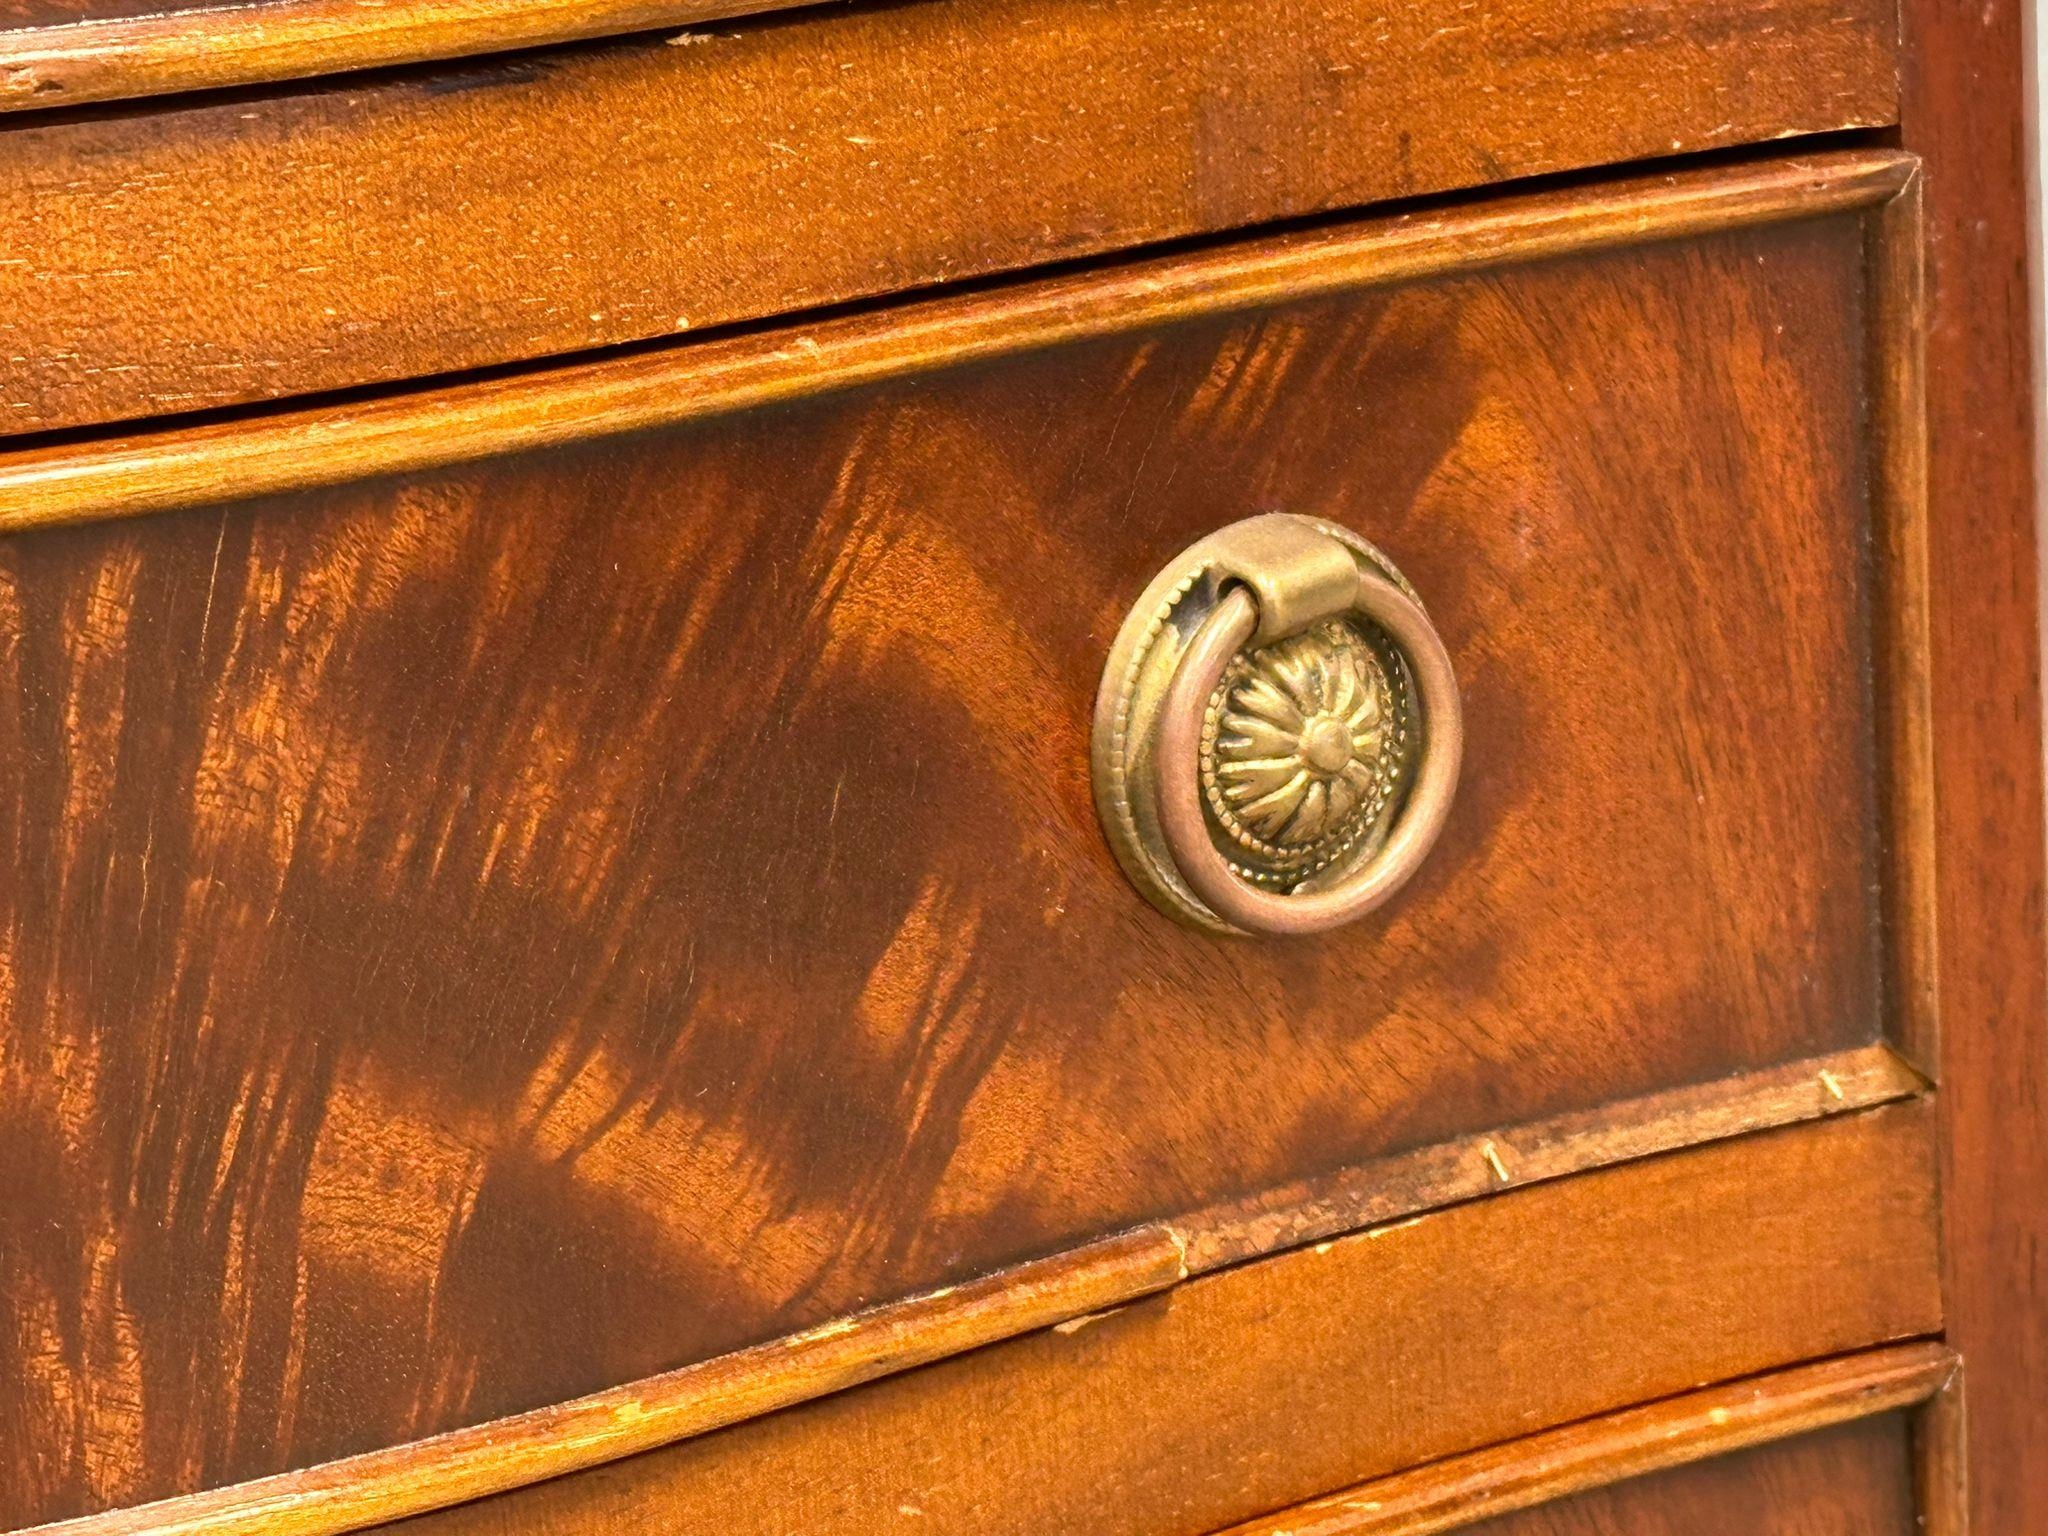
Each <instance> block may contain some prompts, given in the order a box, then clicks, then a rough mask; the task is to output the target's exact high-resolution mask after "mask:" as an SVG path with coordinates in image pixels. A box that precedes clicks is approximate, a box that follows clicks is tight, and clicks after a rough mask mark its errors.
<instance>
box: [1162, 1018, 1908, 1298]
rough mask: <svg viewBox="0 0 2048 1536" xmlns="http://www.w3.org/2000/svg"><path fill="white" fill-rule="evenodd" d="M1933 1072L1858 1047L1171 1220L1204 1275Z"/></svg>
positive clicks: (1830, 1110)
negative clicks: (1207, 1271) (1242, 1262)
mask: <svg viewBox="0 0 2048 1536" xmlns="http://www.w3.org/2000/svg"><path fill="white" fill-rule="evenodd" d="M1926 1087H1927V1083H1926V1080H1925V1079H1924V1078H1923V1077H1922V1076H1921V1075H1920V1074H1919V1073H1918V1072H1917V1071H1915V1070H1914V1069H1913V1067H1912V1066H1911V1065H1910V1064H1909V1063H1908V1062H1906V1061H1905V1060H1903V1059H1902V1058H1901V1057H1900V1056H1899V1055H1898V1054H1897V1053H1896V1052H1895V1051H1893V1050H1892V1049H1891V1048H1890V1047H1889V1046H1885V1045H1869V1046H1860V1047H1857V1048H1855V1049H1853V1050H1848V1051H1840V1052H1835V1053H1831V1054H1829V1055H1825V1056H1817V1057H1812V1058H1809V1059H1806V1060H1802V1061H1795V1062H1790V1063H1787V1064H1786V1065H1784V1066H1778V1067H1768V1068H1765V1069H1763V1070H1761V1071H1757V1072H1749V1073H1745V1074H1743V1075H1742V1076H1740V1077H1734V1078H1726V1079H1723V1080H1722V1081H1719V1082H1713V1083H1702V1084H1695V1085H1689V1086H1687V1087H1683V1088H1673V1089H1667V1090H1665V1091H1663V1092H1659V1093H1653V1094H1648V1095H1645V1096H1643V1097H1640V1098H1635V1099H1623V1100H1618V1101H1616V1102H1614V1103H1611V1104H1604V1105H1602V1106H1600V1107H1599V1108H1598V1109H1593V1110H1586V1111H1581V1112H1577V1113H1573V1114H1567V1115H1558V1116H1554V1117H1552V1118H1550V1119H1546V1120H1536V1121H1531V1122H1529V1123H1527V1124H1523V1125H1517V1126H1509V1127H1504V1128H1501V1129H1498V1130H1492V1131H1487V1132H1484V1133H1481V1134H1480V1135H1477V1136H1468V1137H1463V1138H1460V1139H1458V1140H1455V1141H1448V1142H1443V1143H1440V1144H1438V1145H1435V1146H1430V1147H1424V1148H1421V1149H1419V1150H1417V1151H1414V1152H1405V1153H1399V1154H1396V1155H1394V1156H1391V1157H1382V1158H1375V1159H1373V1160H1372V1161H1370V1162H1366V1163H1361V1164H1358V1165H1356V1166H1353V1167H1350V1168H1345V1169H1341V1170H1339V1171H1338V1172H1336V1173H1332V1174H1326V1175H1321V1176H1318V1177H1316V1178H1314V1179H1306V1180H1301V1181H1297V1182H1295V1183H1292V1184H1287V1185H1283V1186H1281V1187H1279V1188H1276V1189H1271V1190H1265V1191H1261V1192H1260V1193H1258V1194H1256V1195H1253V1196H1251V1197H1249V1198H1247V1199H1244V1200H1241V1201H1237V1202H1234V1203H1232V1204H1229V1205H1222V1206H1214V1207H1211V1208H1209V1209H1208V1210H1205V1211H1202V1212H1199V1213H1196V1214H1194V1215H1191V1216H1188V1217H1186V1218H1185V1219H1181V1220H1176V1222H1175V1223H1174V1225H1175V1226H1176V1227H1177V1228H1178V1229H1179V1230H1180V1232H1181V1233H1182V1235H1183V1236H1184V1238H1185V1239H1186V1242H1187V1257H1188V1269H1189V1271H1190V1272H1191V1273H1201V1272H1203V1271H1206V1270H1211V1269H1216V1268H1218V1267H1220V1266H1222V1265H1226V1264H1234V1263H1238V1262H1240V1261H1242V1260H1244V1259H1248V1258H1252V1257H1255V1256H1257V1255H1259V1254H1263V1253H1270V1252H1272V1251H1274V1250H1276V1249H1281V1248H1290V1247H1295V1246H1298V1245H1300V1244H1302V1243H1310V1242H1318V1241H1321V1240H1322V1239H1325V1238H1330V1237H1335V1236H1337V1235H1338V1234H1341V1233H1344V1232H1351V1231H1355V1230H1358V1229H1359V1228H1363V1227H1370V1226H1376V1225H1380V1224H1382V1223H1385V1222H1389V1221H1398V1220H1401V1219H1403V1218H1405V1217H1409V1216H1414V1215H1417V1214H1419V1213H1421V1212H1424V1211H1429V1210H1434V1209H1437V1208H1439V1207H1441V1206H1445V1205H1452V1204H1456V1203H1458V1202H1459V1201H1463V1200H1473V1199H1478V1198H1480V1197H1481V1196H1484V1195H1490V1194H1495V1193H1498V1192H1499V1191H1501V1190H1503V1189H1507V1188H1510V1187H1519V1186H1521V1185H1524V1184H1535V1183H1542V1182H1544V1181H1547V1180H1550V1179H1561V1178H1565V1177H1568V1176H1570V1175H1572V1174H1576V1173H1584V1172H1587V1171H1589V1170H1591V1169H1595V1168H1605V1167H1610V1166H1612V1165H1614V1164H1616V1163H1624V1162H1633V1161H1634V1160H1636V1159H1637V1158H1642V1157H1650V1156H1654V1155H1656V1154H1658V1153H1661V1152H1675V1151H1678V1150H1680V1149H1682V1148H1685V1147H1694V1146H1700V1145H1704V1144H1705V1143H1708V1142H1713V1141H1722V1140H1726V1139H1728V1138H1730V1137H1734V1136H1741V1135H1746V1134H1747V1133H1749V1132H1751V1131H1759V1130H1766V1129H1771V1128H1775V1127H1778V1126H1786V1125H1796V1124H1799V1123H1801V1122H1802V1121H1808V1120H1818V1119H1823V1118H1826V1117H1828V1116H1831V1115H1839V1114H1847V1113H1849V1112H1851V1111H1854V1110H1859V1109H1868V1108H1871V1107H1872V1106H1874V1105H1878V1104H1886V1103H1890V1102H1893V1101H1895V1100H1898V1099H1904V1098H1911V1097H1913V1096H1914V1095H1915V1094H1918V1093H1921V1092H1923V1091H1924V1090H1925V1088H1926Z"/></svg>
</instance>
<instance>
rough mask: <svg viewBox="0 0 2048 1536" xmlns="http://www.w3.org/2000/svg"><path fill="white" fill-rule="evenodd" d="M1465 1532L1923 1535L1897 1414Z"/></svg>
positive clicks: (1490, 1535)
mask: <svg viewBox="0 0 2048 1536" xmlns="http://www.w3.org/2000/svg"><path fill="white" fill-rule="evenodd" d="M1466 1530H1467V1532H1468V1536H1621V1533H1626V1536H1763V1533H1765V1532H1768V1533H1769V1536H1919V1531H1920V1526H1919V1523H1918V1521H1917V1519H1916V1518H1915V1506H1914V1495H1913V1476H1912V1460H1911V1455H1910V1452H1909V1450H1908V1428H1907V1424H1906V1422H1905V1420H1904V1419H1902V1418H1901V1417H1900V1416H1898V1415H1896V1414H1894V1415H1891V1416H1889V1417H1886V1418H1880V1419H1869V1420H1865V1421H1862V1422H1860V1423H1855V1424H1846V1425H1843V1426H1841V1427H1840V1428H1837V1429H1831V1430H1823V1431H1821V1432H1820V1433H1818V1434H1815V1435H1811V1436H1808V1437H1807V1438H1805V1439H1802V1440H1793V1441H1789V1442H1787V1443H1785V1444H1782V1445H1773V1446H1767V1447H1764V1448H1762V1449H1759V1450H1753V1451H1746V1452H1743V1453H1741V1454H1739V1455H1735V1456H1730V1457H1727V1458H1726V1459H1725V1460H1720V1461H1708V1462H1701V1463H1698V1464H1696V1465H1693V1466H1689V1467H1681V1468H1679V1469H1678V1470H1676V1471H1672V1472H1665V1473H1661V1474H1659V1475H1658V1476H1656V1477H1653V1478H1648V1479H1645V1480H1644V1481H1642V1482H1637V1483H1619V1484H1616V1485H1615V1486H1613V1487H1610V1488H1603V1489H1600V1490H1599V1491H1597V1492H1594V1493H1582V1494H1580V1495H1578V1496H1577V1497H1576V1498H1571V1499H1567V1500H1564V1501H1563V1502H1562V1503H1558V1504H1551V1505H1546V1506H1544V1507H1542V1508H1539V1509H1530V1510H1524V1511H1522V1512H1520V1513H1518V1514H1513V1515H1506V1516H1503V1517H1502V1518H1500V1519H1498V1520H1485V1521H1481V1522H1480V1523H1479V1524H1478V1525H1474V1526H1468V1527H1466Z"/></svg>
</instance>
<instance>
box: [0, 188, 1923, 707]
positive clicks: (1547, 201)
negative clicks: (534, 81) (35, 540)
mask: <svg viewBox="0 0 2048 1536" xmlns="http://www.w3.org/2000/svg"><path fill="white" fill-rule="evenodd" d="M1915 166H1916V162H1915V161H1914V160H1913V159H1912V157H1911V156H1909V155H1901V154H1898V153H1896V152H1895V151H1889V150H1852V151H1844V152H1839V153H1833V154H1825V155H1816V156H1812V157H1798V158H1793V159H1787V160H1780V161H1772V162H1769V163H1766V164H1762V165H1758V166H1752V167H1738V168H1734V169H1720V170H1713V171H1704V172H1701V171H1693V172H1681V173H1677V174H1672V175H1666V176H1657V177H1651V178H1647V179H1642V180H1631V181H1622V182H1619V183H1615V184H1613V185H1610V186H1605V187H1597V188H1584V189H1578V190H1574V191H1571V192H1566V193H1539V194H1535V195H1525V196H1521V197H1515V198H1504V199H1499V200H1496V201H1493V202H1489V203H1484V204H1480V205H1477V206H1474V207H1470V208H1454V209H1449V210H1445V211H1440V212H1434V213H1423V214H1407V215H1401V216H1398V217H1394V218H1387V219H1371V220H1364V221H1360V222H1357V223H1353V224H1348V225H1343V226H1339V227H1337V228H1334V229H1329V230H1324V231H1321V232H1317V233H1308V234H1299V235H1289V236H1281V237H1278V238H1273V239H1266V240H1259V241H1251V242H1244V243H1241V244H1230V245H1225V246H1221V247H1216V248H1212V249H1209V250H1205V251H1200V252H1196V253H1192V254H1189V255H1183V256H1172V257H1166V258H1160V259H1154V260H1150V261H1142V262H1134V263H1131V264H1129V265H1128V266H1124V267H1121V268H1114V269H1110V270H1107V271H1101V270H1097V271H1091V272H1086V273H1083V274H1080V275H1078V276H1073V277H1064V278H1051V279H1040V280H1036V281H1030V282H1020V283H1017V284H1014V285H1011V286H1006V287H1002V288H998V289H996V290H995V291H993V292H990V293H986V294H981V295H974V296H967V297H960V298H949V299H945V300H938V301H927V302H921V303H908V304H902V305H897V306H893V307H889V308H881V309H877V310H873V311H869V312H866V313H862V314H857V315H852V316H848V317H844V318H841V319H836V320H827V321H824V322H821V323H819V324H815V325H797V326H786V327H779V328H776V329H772V330H767V331H764V332H759V333H753V334H747V335H741V336H736V337H730V338H721V339H718V340H711V341H702V342H695V343H688V344H683V345H678V346H674V347H670V348H665V349H662V350H659V351H654V352H648V353H643V354H639V355H635V356H628V357H620V358H609V359H606V360H604V361H602V362H597V363H587V364H578V365H569V366H564V367H558V368H549V369H539V370H531V371H527V372H523V373H517V374H513V375H510V376H508V377H505V378H501V379H494V380H489V381H485V382H481V383H470V384H458V385H452V386H446V387H442V388H438V389H422V390H417V391H408V392H406V393H402V394H396V395H385V396H380V397H376V398H373V399H370V400H367V401H362V402H357V403H353V404H350V403H343V404H334V405H322V406H316V407H311V408H305V409H300V410H295V411H280V412H276V413H270V414H263V415H255V416H246V417H242V418H239V419H234V420H229V421H226V422H221V423H218V424H216V425H211V426H201V427H187V428H178V429H171V430H159V431H152V432H145V433H141V434H138V435H135V436H131V437H125V438H113V439H96V440H94V441H92V442H89V443H85V444H78V443H66V444H64V445H62V446H59V447H54V448H41V449H36V448H30V449H17V450H15V451H13V452H10V453H0V531H11V530H16V529H24V528H40V527H48V526H52V525H54V524H57V523H66V522H80V521H87V520H91V519H94V518H101V517H133V516H139V515H142V514H144V513H149V512H161V511H168V510H171V509H174V508H178V507H189V506H197V505H206V504H208V503H213V502H219V501H221V500H224V499H241V498H247V497H254V496H263V495H271V494H274V493H276V492H280V491H289V490H305V489H310V488H313V487H316V486H326V485H337V484H345V483H348V482H350V481H355V480H361V479H363V478H365V477H366V476H369V475H374V474H402V473H407V472H411V471H416V470H422V469H436V468H441V467H444V466H447V465H451V464H460V463H465V462H467V461H469V460H472V459H479V458H486V457H489V456H490V455H492V454H498V453H508V452H521V451H530V450H532V449H535V448H540V447H549V446H560V445H565V444H570V443H577V442H588V441H590V440H592V439H593V438H596V437H600V436H606V435H616V434H623V433H628V432H639V431H644V430H646V429H648V428H651V427H662V426H674V425H677V424H679V423H682V422H686V421H695V420H700V419H703V418H705V417H709V416H716V415H723V414H730V413H732V412H734V411H737V410H742V409H747V408H752V407H757V406H762V405H775V404H782V403H784V402H787V401H790V400H797V399H803V398H806V397H809V396H813V395H817V394H819V393H822V392H824V391H826V390H831V389H850V388H855V387H858V386H860V385H864V384H874V383H879V382H883V381H886V380H891V379H898V378H904V377H907V376H911V375H915V374H919V373H924V372H928V371H930V370H931V369H933V368H935V367H940V366H946V365H952V366H958V365H959V364H962V363H967V362H977V361H991V360H994V359H997V358H1001V357H1006V356H1010V355H1013V354H1015V353H1019V352H1027V351H1032V350H1037V349H1042V348H1045V347H1050V346H1054V345H1059V344H1062V343H1067V342H1073V341H1081V340H1088V339H1092V338H1096V337H1106V336H1115V335H1123V334H1128V333H1130V332H1133V331H1142V330H1145V329H1148V328H1150V327H1153V326H1158V325H1164V324H1170V323H1173V322H1176V321H1181V320H1189V319H1199V318H1203V317H1207V316H1221V315H1228V314H1231V313H1234V312H1238V311H1243V310H1249V309H1256V308H1259V307H1261V306H1264V305H1270V304H1274V303H1278V302H1282V301H1285V300H1288V299H1296V300H1300V299H1307V298H1312V297H1315V296H1317V295H1323V294H1329V295H1335V294H1340V293H1347V292H1351V291H1353V290H1356V289H1359V288H1364V287H1376V286H1385V285H1391V284H1396V283H1403V282H1412V281H1414V280H1415V279H1417V278H1420V277H1448V276H1453V275H1456V274H1458V273H1461V272H1472V271H1492V270H1498V269H1499V268H1501V267H1504V266H1508V265H1510V264H1513V263H1518V262H1526V261H1541V260H1546V259H1552V258H1555V257H1558V256H1564V255H1575V254H1582V253H1587V252H1591V251H1597V250H1602V249H1606V248H1609V247H1616V246H1630V245H1640V244H1643V243H1645V242H1651V241H1661V240H1679V239H1684V238H1687V237H1690V236H1697V235H1703V234H1710V233H1715V232H1718V231H1722V230H1729V229H1740V228H1745V227H1748V226H1751V225H1756V224H1770V223H1783V222H1786V221H1788V220H1794V219H1811V218H1818V217H1820V216H1821V215H1823V214H1826V213H1830V212H1848V211H1852V210H1864V211H1868V212H1869V213H1870V215H1871V237H1872V245H1873V249H1872V252H1871V264H1872V268H1873V272H1874V273H1875V274H1877V277H1878V280H1877V281H1875V282H1874V283H1873V290H1874V298H1875V299H1876V301H1877V302H1875V303H1873V305H1872V307H1871V312H1870V320H1871V323H1872V337H1871V342H1870V345H1871V348H1872V355H1873V357H1874V358H1875V359H1877V360H1878V366H1879V368H1880V369H1881V370H1882V373H1883V388H1882V389H1874V395H1875V399H1874V404H1875V406H1876V408H1875V409H1874V410H1873V411H1872V423H1871V424H1872V429H1873V435H1874V437H1876V438H1877V440H1878V449H1877V451H1876V453H1875V455H1874V459H1875V462H1874V465H1873V469H1874V472H1875V474H1876V475H1877V477H1878V479H1879V482H1880V486H1890V487H1892V488H1893V489H1892V492H1891V495H1892V500H1893V501H1896V502H1898V503H1899V504H1900V506H1901V508H1902V510H1901V511H1900V512H1899V513H1898V514H1896V515H1889V516H1888V517H1887V519H1886V529H1887V532H1886V535H1885V537H1886V544H1887V548H1886V551H1885V554H1886V562H1887V565H1886V572H1887V580H1888V582H1890V581H1894V580H1895V577H1894V576H1893V575H1892V574H1891V572H1892V571H1893V568H1894V567H1896V570H1897V572H1898V573H1901V574H1905V575H1910V574H1911V573H1912V572H1913V571H1914V570H1915V569H1916V567H1915V566H1914V565H1913V564H1911V563H1910V562H1912V561H1913V560H1914V558H1915V556H1914V551H1915V550H1916V549H1918V548H1919V544H1920V539H1919V538H1917V537H1914V534H1915V532H1916V530H1919V529H1920V524H1919V519H1918V517H1917V516H1916V515H1915V514H1914V512H1913V511H1912V509H1914V508H1917V507H1918V506H1919V505H1920V504H1921V502H1922V501H1923V499H1924V494H1925V474H1924V467H1922V466H1919V465H1918V464H1917V461H1916V459H1915V457H1914V450H1915V445H1916V444H1917V442H1918V438H1917V436H1916V434H1915V433H1914V432H1913V431H1911V430H1909V429H1906V428H1899V427H1895V425H1894V424H1895V423H1899V422H1906V423H1910V422H1913V421H1916V420H1917V419H1918V415H1917V412H1916V411H1915V410H1914V408H1913V401H1914V399H1915V398H1916V396H1915V390H1916V387H1917V372H1916V370H1915V369H1914V368H1913V367H1911V366H1903V367H1902V366H1898V365H1897V362H1896V360H1898V359H1905V360H1906V362H1907V363H1908V364H1909V365H1910V363H1911V361H1912V359H1913V355H1914V354H1913V353H1912V351H1911V349H1910V338H1911V336H1912V332H1911V331H1910V329H1905V327H1909V326H1910V324H1911V321H1912V319H1913V317H1914V316H1915V315H1916V314H1917V306H1916V303H1915V302H1914V299H1913V295H1914V292H1915V285H1916V276H1917V274H1916V272H1915V270H1914V268H1913V265H1912V263H1913V258H1912V255H1911V252H1910V251H1907V252H1905V253H1903V254H1901V253H1900V252H1899V251H1898V249H1897V247H1898V244H1899V240H1900V239H1916V238H1917V236H1916V235H1915V234H1914V232H1913V231H1912V230H1911V228H1910V226H1911V225H1912V224H1913V223H1914V222H1915V219H1916V217H1917V215H1915V214H1914V213H1912V212H1911V211H1910V209H1909V211H1908V212H1906V213H1905V214H1904V215H1903V216H1902V215H1901V213H1900V212H1899V211H1898V210H1897V209H1896V208H1895V207H1894V205H1896V204H1899V203H1900V202H1901V200H1902V199H1906V200H1908V201H1909V202H1910V200H1911V198H1912V189H1913V186H1914V177H1915V174H1916V172H1915ZM1902 225H1905V226H1908V227H1907V228H1905V229H1902V228H1901V226H1902ZM1918 558H1919V561H1920V563H1921V564H1923V565H1924V560H1925V556H1924V552H1922V553H1921V554H1920V555H1919V557H1918ZM1917 591H1918V584H1917V582H1916V581H1908V582H1907V583H1906V584H1905V585H1904V586H1902V587H1901V588H1900V590H1899V591H1898V592H1897V593H1896V594H1895V595H1894V600H1893V601H1892V602H1890V603H1889V604H1888V605H1887V608H1886V612H1887V614H1888V616H1889V617H1888V623H1889V624H1890V625H1892V626H1894V628H1895V631H1896V633H1895V635H1893V636H1891V637H1888V645H1887V649H1888V650H1890V651H1893V652H1895V653H1898V654H1899V655H1901V656H1903V657H1905V658H1906V659H1907V660H1908V661H1909V662H1910V663H1911V670H1912V671H1913V672H1914V673H1915V675H1918V673H1919V672H1921V671H1923V670H1924V659H1921V658H1919V657H1916V656H1915V655H1914V652H1913V647H1912V644H1911V637H1912V636H1913V635H1915V634H1922V632H1923V631H1924V628H1925V614H1924V611H1923V609H1924V603H1923V602H1922V601H1921V600H1920V599H1919V597H1918V596H1917V595H1916V594H1917ZM1916 616H1917V617H1916ZM1924 644H1925V641H1924V634H1922V638H1921V641H1920V650H1921V651H1923V652H1924ZM1900 718H1901V719H1902V720H1908V721H1910V720H1912V719H1914V718H1917V717H1915V716H1913V715H1912V714H1911V713H1910V712H1905V713H1902V714H1901V716H1900Z"/></svg>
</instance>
